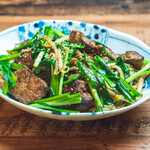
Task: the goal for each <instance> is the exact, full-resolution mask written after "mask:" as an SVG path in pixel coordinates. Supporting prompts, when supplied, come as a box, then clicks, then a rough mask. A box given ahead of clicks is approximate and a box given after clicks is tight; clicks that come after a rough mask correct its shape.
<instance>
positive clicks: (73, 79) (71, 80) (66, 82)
mask: <svg viewBox="0 0 150 150" xmlns="http://www.w3.org/2000/svg"><path fill="white" fill-rule="evenodd" d="M79 78H80V76H77V77H74V78H71V79H69V80H66V81H64V82H63V85H65V84H68V83H70V82H73V81H75V80H77V79H79Z"/></svg>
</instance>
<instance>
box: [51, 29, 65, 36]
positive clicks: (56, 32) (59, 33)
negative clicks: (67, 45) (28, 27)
mask: <svg viewBox="0 0 150 150" xmlns="http://www.w3.org/2000/svg"><path fill="white" fill-rule="evenodd" d="M53 32H54V33H55V34H56V35H57V36H58V37H59V38H61V37H64V36H66V35H65V34H63V33H62V32H60V31H58V30H57V29H54V30H53Z"/></svg>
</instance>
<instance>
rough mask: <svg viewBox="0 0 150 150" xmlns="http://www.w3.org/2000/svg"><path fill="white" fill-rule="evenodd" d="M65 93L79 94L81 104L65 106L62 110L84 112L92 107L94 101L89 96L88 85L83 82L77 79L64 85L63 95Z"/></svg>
mask: <svg viewBox="0 0 150 150" xmlns="http://www.w3.org/2000/svg"><path fill="white" fill-rule="evenodd" d="M67 92H70V93H71V94H75V93H80V94H81V95H80V96H81V98H82V102H81V104H74V105H66V106H63V107H62V108H64V109H72V110H79V111H85V110H87V109H89V108H91V107H93V106H94V100H93V97H92V95H91V94H90V89H89V87H88V84H87V83H86V82H85V81H84V80H79V79H78V80H75V81H73V82H71V83H70V84H67V85H65V86H64V87H63V93H67Z"/></svg>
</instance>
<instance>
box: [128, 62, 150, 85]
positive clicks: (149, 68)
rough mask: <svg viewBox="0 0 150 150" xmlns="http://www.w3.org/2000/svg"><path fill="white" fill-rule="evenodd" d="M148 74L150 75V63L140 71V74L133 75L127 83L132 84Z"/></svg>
mask: <svg viewBox="0 0 150 150" xmlns="http://www.w3.org/2000/svg"><path fill="white" fill-rule="evenodd" d="M146 74H150V62H149V63H148V64H147V65H146V66H145V67H143V68H142V69H141V70H139V71H138V72H136V73H135V74H133V75H132V76H130V77H129V78H127V79H126V81H127V82H131V81H133V80H134V79H136V78H138V77H140V76H143V75H146Z"/></svg>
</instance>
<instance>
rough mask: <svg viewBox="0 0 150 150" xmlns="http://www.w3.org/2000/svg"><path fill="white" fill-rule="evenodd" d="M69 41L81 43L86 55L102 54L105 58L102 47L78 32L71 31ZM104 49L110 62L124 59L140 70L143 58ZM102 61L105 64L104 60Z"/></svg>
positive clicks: (130, 52)
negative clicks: (118, 58) (120, 58)
mask: <svg viewBox="0 0 150 150" xmlns="http://www.w3.org/2000/svg"><path fill="white" fill-rule="evenodd" d="M69 41H70V42H72V43H78V42H81V43H82V44H83V45H85V48H84V50H85V52H87V53H91V54H93V53H94V55H95V54H102V55H103V56H106V54H105V53H104V51H103V50H102V49H103V45H101V44H100V45H97V44H96V42H95V41H93V40H90V39H88V38H87V37H86V36H85V35H84V34H83V33H81V32H79V31H75V30H73V31H72V32H71V34H70V37H69ZM105 49H106V52H107V54H109V55H110V57H111V59H112V60H116V58H117V57H124V62H126V63H128V64H131V65H132V66H133V67H134V68H136V69H141V67H142V65H143V59H144V57H143V56H141V55H140V54H138V53H136V52H134V51H127V52H126V53H125V54H116V53H114V52H113V51H112V50H111V49H110V48H105ZM104 61H106V62H107V60H106V59H104Z"/></svg>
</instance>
